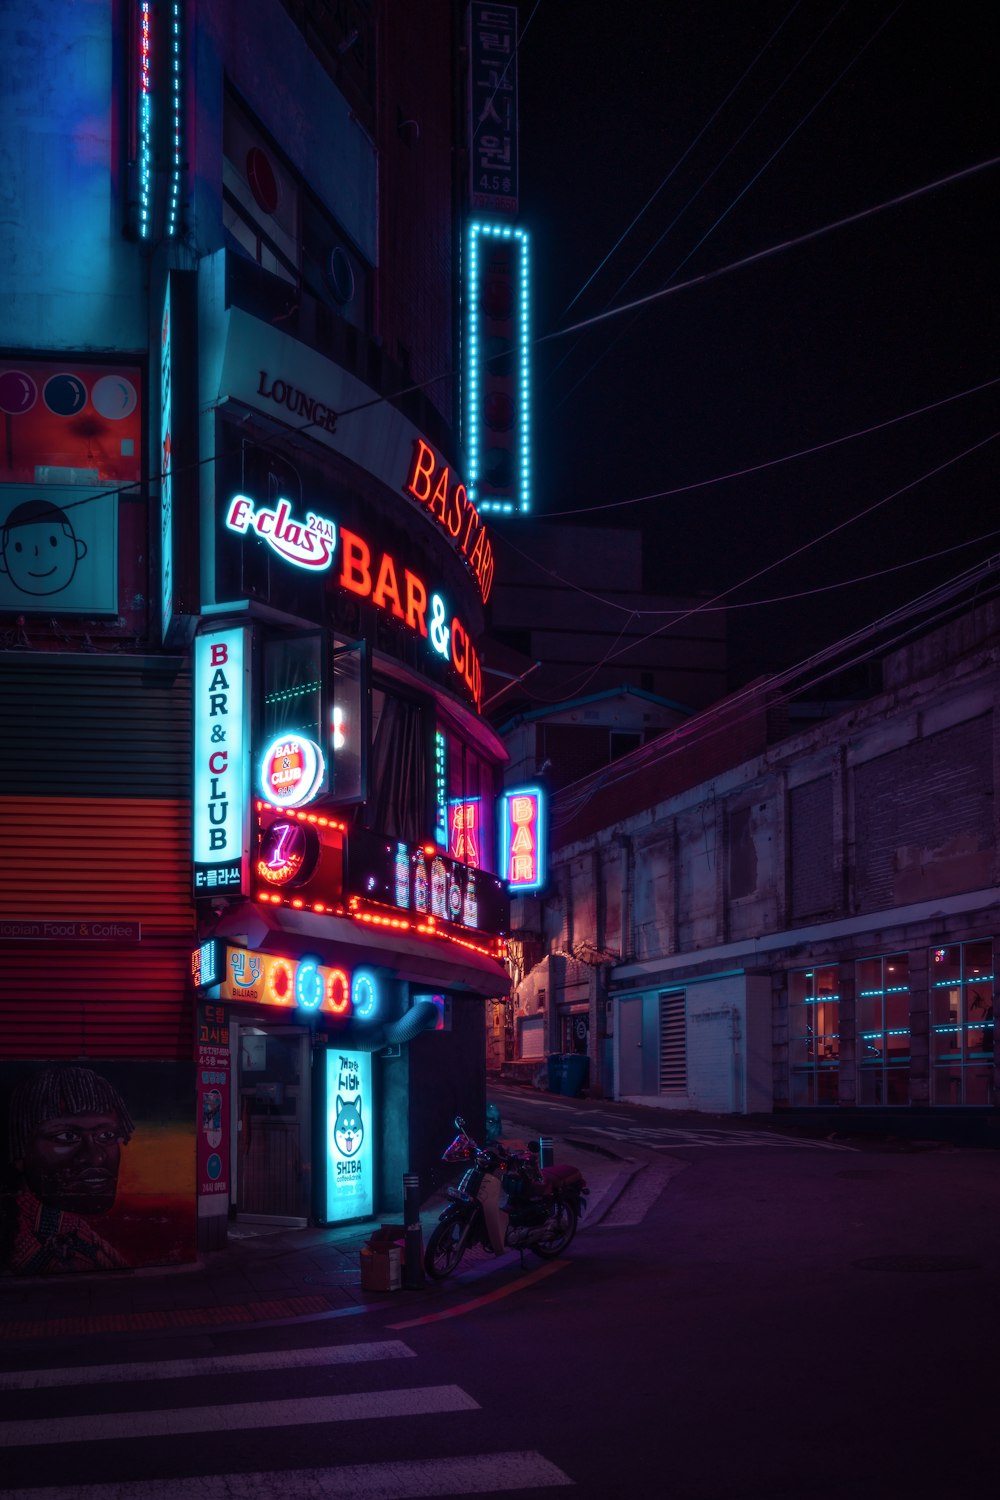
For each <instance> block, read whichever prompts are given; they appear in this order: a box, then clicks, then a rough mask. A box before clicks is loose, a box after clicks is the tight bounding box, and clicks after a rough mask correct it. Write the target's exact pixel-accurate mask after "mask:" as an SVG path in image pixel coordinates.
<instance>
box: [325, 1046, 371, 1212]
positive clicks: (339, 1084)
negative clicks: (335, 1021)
mask: <svg viewBox="0 0 1000 1500" xmlns="http://www.w3.org/2000/svg"><path fill="white" fill-rule="evenodd" d="M375 1138H376V1130H375V1121H374V1118H373V1111H372V1059H371V1053H370V1052H342V1051H341V1050H340V1048H339V1047H330V1048H328V1049H327V1054H326V1221H327V1223H328V1224H338V1223H340V1222H342V1221H343V1220H345V1219H364V1218H369V1217H370V1216H371V1214H372V1213H373V1212H374V1208H375V1198H374V1191H373V1177H374V1173H373V1163H374V1141H375Z"/></svg>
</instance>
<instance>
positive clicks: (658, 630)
mask: <svg viewBox="0 0 1000 1500" xmlns="http://www.w3.org/2000/svg"><path fill="white" fill-rule="evenodd" d="M998 437H1000V432H993V433H991V434H990V435H989V437H986V438H982V439H981V440H980V441H979V442H978V443H973V444H972V445H971V446H970V447H968V448H964V449H963V450H962V451H961V452H960V453H956V454H953V455H952V456H951V458H947V459H945V461H944V462H943V463H940V464H936V465H935V466H934V468H932V469H928V470H927V471H926V472H925V473H923V474H920V475H918V476H917V478H916V479H912V480H910V481H909V483H908V484H904V485H902V486H900V488H899V489H897V490H893V491H892V493H891V494H888V495H884V496H882V498H881V499H880V500H876V501H874V502H873V504H871V505H868V506H866V507H865V508H864V509H863V510H860V511H857V512H856V513H855V514H854V515H853V516H850V517H848V518H847V520H845V521H841V522H838V524H837V525H836V526H832V527H830V528H829V530H827V531H824V532H822V533H821V534H820V535H819V536H817V537H813V538H811V539H810V540H809V541H807V542H803V543H802V545H801V546H799V547H796V548H794V549H793V551H791V552H789V553H786V555H785V556H784V557H780V558H777V559H776V560H775V561H774V562H770V563H768V564H767V565H766V566H765V567H763V568H758V570H757V571H756V572H755V573H751V574H750V575H749V576H748V577H746V578H743V579H741V580H740V581H739V582H737V583H734V584H731V585H730V587H729V588H727V589H723V590H722V591H721V592H720V593H718V594H714V595H713V596H712V597H711V598H710V599H706V600H704V601H703V602H702V603H699V604H697V605H695V606H693V607H692V608H691V609H688V610H685V611H684V612H683V613H682V614H680V615H679V616H677V618H675V619H672V620H668V621H667V622H666V623H665V624H663V625H658V626H656V627H655V629H653V630H650V631H648V632H647V633H646V635H644V636H640V637H638V638H637V639H636V640H634V641H630V642H629V644H628V645H627V646H626V647H624V648H616V647H612V648H609V650H608V651H607V652H605V654H604V656H603V657H602V658H601V660H600V661H599V662H597V663H596V664H595V667H594V669H593V670H589V669H585V671H584V672H582V673H579V674H578V677H582V676H584V675H586V677H587V681H588V682H589V681H590V680H591V679H592V677H593V675H594V672H595V671H597V670H599V669H600V668H601V667H605V666H607V665H608V663H609V662H611V661H614V660H615V658H616V657H617V656H621V655H623V654H624V651H632V650H636V649H637V648H638V647H640V646H643V645H645V644H646V642H647V641H651V640H654V639H655V638H656V637H657V636H658V635H662V634H663V632H664V631H665V630H670V629H672V628H673V627H674V626H676V625H682V624H683V623H684V622H685V620H689V619H691V618H692V616H694V615H697V614H699V613H701V612H702V611H703V610H706V609H709V608H710V607H711V606H712V605H714V604H718V603H719V601H720V600H722V599H726V598H728V596H729V595H730V594H733V593H735V592H736V590H737V589H741V588H744V587H745V586H746V585H747V584H748V583H754V582H756V580H757V579H758V578H762V577H763V576H764V574H765V573H770V572H773V570H774V569H775V568H778V567H781V566H782V564H783V563H787V562H791V561H792V560H793V559H794V558H796V557H801V555H802V554H803V553H804V552H808V551H809V550H810V549H811V548H813V547H815V546H818V545H819V543H820V542H824V541H827V540H828V539H829V538H830V537H832V536H836V535H837V534H838V533H839V532H841V531H844V530H845V529H846V528H847V527H848V526H853V525H854V524H855V523H856V522H857V521H861V520H863V519H864V518H865V517H866V516H870V515H872V514H873V513H874V512H875V511H876V510H880V509H881V508H882V507H883V506H884V505H888V504H889V502H890V501H891V500H897V499H898V498H899V497H900V495H905V494H908V493H909V491H910V490H913V489H916V487H917V485H919V484H923V483H924V481H925V480H927V479H931V478H933V477H934V475H936V474H940V473H942V472H943V471H944V470H945V469H948V468H950V467H951V466H952V465H953V464H956V463H959V462H960V461H961V460H962V459H963V458H967V457H968V456H969V454H970V453H975V452H977V451H978V450H979V449H980V448H984V447H985V446H986V445H987V444H988V443H992V442H995V441H996V439H997V438H998ZM576 681H577V678H575V677H574V678H570V682H569V685H568V687H567V688H566V690H565V692H564V693H563V694H561V695H560V697H559V698H544V699H543V698H540V697H539V696H538V695H537V694H535V693H532V694H531V695H530V696H531V697H532V698H534V699H535V701H536V702H539V703H541V702H546V703H558V702H560V701H562V698H563V697H565V696H567V695H570V696H572V695H573V694H574V693H575V692H577V691H579V689H578V688H576V687H575V686H574V684H575V683H576Z"/></svg>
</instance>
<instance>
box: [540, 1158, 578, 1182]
mask: <svg viewBox="0 0 1000 1500" xmlns="http://www.w3.org/2000/svg"><path fill="white" fill-rule="evenodd" d="M542 1181H543V1182H544V1183H545V1186H546V1187H547V1188H563V1187H575V1186H576V1185H577V1184H578V1183H579V1184H583V1185H585V1184H584V1176H583V1173H582V1172H581V1171H580V1168H579V1167H573V1166H570V1165H569V1163H568V1162H564V1163H563V1164H562V1165H559V1164H558V1163H557V1164H556V1165H555V1166H552V1167H543V1168H542Z"/></svg>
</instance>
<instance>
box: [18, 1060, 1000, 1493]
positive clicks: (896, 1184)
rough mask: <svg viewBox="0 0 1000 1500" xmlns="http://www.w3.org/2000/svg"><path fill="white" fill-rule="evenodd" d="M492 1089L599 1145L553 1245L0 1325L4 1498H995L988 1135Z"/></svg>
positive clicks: (993, 1261)
mask: <svg viewBox="0 0 1000 1500" xmlns="http://www.w3.org/2000/svg"><path fill="white" fill-rule="evenodd" d="M492 1097H493V1098H494V1099H495V1102H496V1103H497V1104H498V1105H499V1107H500V1109H501V1112H502V1116H503V1121H504V1128H505V1133H508V1134H511V1135H514V1134H517V1135H520V1134H521V1133H522V1131H523V1132H524V1133H527V1134H532V1133H543V1134H548V1135H551V1136H552V1137H553V1139H554V1142H555V1150H556V1153H557V1159H558V1157H559V1154H560V1152H562V1153H563V1154H565V1153H567V1152H569V1151H571V1150H572V1151H573V1152H574V1159H576V1160H578V1161H580V1160H581V1159H582V1158H583V1157H584V1156H585V1155H586V1154H587V1151H588V1150H589V1153H590V1155H591V1156H592V1158H593V1161H594V1163H595V1171H594V1180H595V1184H596V1183H597V1182H598V1180H599V1182H600V1189H599V1191H595V1193H594V1195H593V1197H594V1214H593V1220H592V1222H590V1223H588V1222H587V1220H586V1219H585V1221H584V1226H583V1228H582V1229H581V1231H580V1233H579V1234H578V1236H577V1238H576V1240H575V1242H574V1244H573V1246H572V1247H571V1249H570V1251H569V1253H568V1254H567V1255H566V1257H565V1258H564V1259H563V1260H560V1261H557V1262H553V1263H551V1264H549V1265H544V1266H543V1265H542V1264H541V1263H539V1262H538V1261H536V1260H534V1259H533V1258H532V1257H531V1256H530V1255H526V1256H525V1257H524V1265H523V1267H522V1266H521V1264H520V1258H519V1256H518V1255H517V1254H516V1253H514V1252H512V1253H511V1254H509V1255H508V1256H505V1257H503V1258H502V1260H501V1261H500V1262H489V1261H486V1260H485V1258H484V1257H482V1256H480V1257H478V1259H477V1257H475V1256H470V1257H468V1258H467V1260H466V1261H464V1262H463V1264H462V1266H461V1268H460V1270H459V1272H458V1274H457V1276H456V1277H455V1278H454V1279H453V1280H452V1281H450V1282H448V1283H445V1284H444V1285H443V1286H430V1285H429V1286H428V1288H427V1289H426V1293H425V1294H422V1295H421V1296H419V1297H417V1298H412V1299H410V1300H409V1301H408V1302H407V1303H406V1304H405V1305H404V1304H403V1303H402V1302H401V1301H400V1300H399V1299H394V1298H393V1297H392V1296H391V1295H387V1296H386V1297H385V1298H384V1299H383V1300H381V1301H378V1302H376V1303H373V1304H370V1305H368V1306H365V1307H358V1308H354V1309H351V1310H350V1311H351V1312H356V1313H358V1314H359V1315H358V1316H350V1315H345V1316H340V1315H333V1316H327V1317H325V1318H321V1319H312V1320H310V1319H295V1320H284V1321H282V1322H278V1323H276V1324H274V1325H273V1326H258V1327H254V1328H248V1329H245V1330H239V1329H229V1330H226V1331H212V1330H207V1329H200V1330H195V1329H193V1330H192V1331H191V1333H190V1334H184V1333H181V1332H177V1331H172V1332H169V1333H163V1334H159V1335H142V1334H131V1335H129V1336H127V1337H125V1336H123V1337H119V1338H106V1339H102V1340H101V1341H100V1343H99V1344H95V1343H94V1341H93V1340H87V1341H84V1340H81V1339H73V1338H67V1339H64V1340H62V1341H61V1342H60V1343H58V1344H57V1343H56V1342H55V1341H54V1340H43V1341H40V1342H38V1343H36V1344H34V1345H33V1346H29V1345H27V1344H21V1345H17V1346H13V1345H11V1346H8V1347H3V1346H0V1362H2V1365H3V1373H2V1375H0V1391H2V1412H3V1418H2V1422H0V1446H3V1447H4V1449H5V1450H6V1451H5V1454H4V1475H5V1482H6V1484H7V1485H8V1486H9V1487H10V1493H11V1494H12V1495H13V1496H14V1497H16V1500H27V1497H29V1496H30V1497H33V1500H42V1497H44V1500H56V1497H59V1500H69V1497H70V1496H73V1497H74V1500H112V1497H114V1500H168V1497H169V1500H188V1497H192V1500H193V1497H195V1496H198V1497H200V1500H216V1497H218V1500H222V1497H223V1496H228V1495H231V1494H235V1493H239V1494H240V1495H247V1496H251V1497H252V1496H260V1497H261V1500H265V1497H268V1500H269V1497H271V1496H279V1495H280V1496H281V1497H282V1500H289V1497H291V1500H299V1497H302V1500H305V1497H311V1496H319V1495H324V1496H326V1495H330V1494H350V1495H351V1496H352V1500H367V1497H372V1500H374V1497H376V1496H377V1497H389V1496H396V1497H402V1496H417V1495H442V1496H443V1495H453V1496H460V1495H474V1494H497V1495H503V1494H519V1495H527V1496H531V1495H536V1496H543V1495H547V1494H548V1493H550V1492H551V1491H552V1490H553V1489H559V1488H566V1487H569V1486H572V1487H573V1489H574V1492H575V1493H576V1494H578V1495H580V1496H582V1497H588V1500H590V1497H593V1500H597V1497H598V1496H600V1497H607V1496H619V1495H621V1496H626V1495H627V1496H639V1497H644V1496H649V1497H650V1500H653V1497H659V1496H661V1495H664V1494H668V1495H671V1496H675V1497H677V1500H755V1497H761V1500H764V1497H769V1500H774V1497H777V1500H786V1497H787V1500H793V1497H799V1496H802V1495H805V1494H808V1495H809V1496H810V1497H815V1500H839V1497H845V1500H846V1497H847V1496H851V1497H852V1500H859V1497H860V1500H884V1497H887V1496H897V1495H906V1494H911V1495H936V1496H947V1497H949V1500H951V1497H964V1496H970V1497H971V1496H973V1495H979V1494H981V1493H982V1475H983V1474H984V1473H985V1472H988V1471H987V1468H986V1465H987V1462H988V1450H989V1443H990V1437H989V1429H990V1423H989V1421H988V1420H985V1419H984V1413H986V1412H987V1411H988V1408H989V1397H988V1392H989V1390H990V1389H991V1385H990V1369H991V1351H990V1350H989V1348H988V1347H987V1341H986V1340H985V1339H984V1338H983V1335H982V1331H981V1330H982V1327H983V1323H982V1317H983V1312H984V1309H985V1308H987V1307H988V1306H989V1304H990V1299H991V1298H992V1296H993V1291H994V1288H995V1286H996V1276H997V1272H998V1270H1000V1233H998V1230H1000V1192H998V1189H1000V1156H997V1155H996V1154H995V1153H992V1152H973V1151H961V1150H951V1149H924V1150H915V1149H908V1150H900V1149H897V1148H896V1146H895V1145H894V1144H893V1143H890V1142H883V1143H879V1142H872V1143H870V1145H869V1146H868V1148H867V1149H865V1150H863V1151H861V1150H856V1149H851V1148H847V1147H844V1146H837V1147H835V1148H833V1149H831V1146H832V1144H833V1143H828V1142H822V1141H808V1140H801V1139H796V1138H793V1137H789V1136H784V1135H782V1134H781V1133H779V1132H778V1131H774V1132H772V1131H770V1130H769V1129H764V1130H755V1129H752V1128H751V1129H746V1130H744V1129H742V1128H741V1126H740V1122H739V1121H733V1122H732V1123H731V1125H730V1124H729V1123H727V1122H722V1123H719V1122H713V1123H712V1124H711V1126H706V1127H705V1128H704V1129H702V1128H699V1129H697V1130H694V1131H692V1130H690V1129H689V1128H688V1127H687V1126H686V1125H685V1126H684V1127H681V1126H680V1125H676V1126H672V1125H671V1124H670V1121H669V1119H667V1118H664V1119H663V1121H662V1124H661V1123H659V1122H657V1121H655V1120H654V1121H653V1122H650V1121H649V1119H648V1116H649V1113H650V1112H649V1111H628V1110H627V1109H624V1108H623V1107H621V1106H605V1105H602V1104H589V1103H588V1102H586V1101H573V1100H565V1101H563V1100H552V1099H551V1098H547V1097H544V1096H537V1097H536V1096H533V1095H532V1094H531V1093H530V1092H528V1091H525V1090H516V1089H504V1090H496V1091H494V1092H493V1094H492ZM661 1133H662V1135H663V1136H664V1137H668V1138H669V1139H666V1138H661ZM570 1142H574V1143H576V1144H575V1145H574V1146H572V1147H571V1146H570V1145H569V1143H570ZM584 1142H586V1143H587V1145H586V1146H584V1145H583V1144H582V1143H584ZM667 1148H669V1149H667ZM598 1163H599V1164H600V1166H599V1167H598V1165H597V1164H598ZM959 1367H961V1368H963V1369H964V1371H965V1379H964V1380H963V1382H962V1384H961V1385H959V1384H958V1383H956V1382H955V1381H954V1380H953V1379H952V1378H951V1374H950V1372H953V1371H954V1370H955V1369H957V1368H959ZM916 1372H919V1373H916Z"/></svg>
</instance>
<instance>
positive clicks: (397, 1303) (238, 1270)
mask: <svg viewBox="0 0 1000 1500" xmlns="http://www.w3.org/2000/svg"><path fill="white" fill-rule="evenodd" d="M517 1133H518V1132H517V1127H516V1125H514V1126H513V1128H510V1127H508V1130H507V1132H506V1134H507V1135H508V1136H511V1137H513V1136H515V1135H516V1134H517ZM554 1160H555V1161H556V1162H558V1163H570V1164H572V1165H573V1166H576V1167H579V1169H580V1171H581V1172H582V1173H583V1175H584V1177H585V1178H586V1180H587V1184H588V1187H589V1189H590V1194H589V1199H588V1207H587V1211H586V1213H585V1214H584V1216H583V1219H582V1220H581V1226H580V1227H581V1230H582V1231H586V1229H587V1227H588V1225H592V1224H594V1223H596V1222H598V1220H599V1219H600V1218H601V1217H602V1215H603V1214H604V1213H606V1212H607V1210H608V1209H609V1208H610V1206H611V1204H612V1203H613V1202H614V1200H615V1199H616V1198H617V1197H618V1196H619V1195H620V1193H621V1192H622V1191H624V1188H625V1186H626V1185H627V1183H628V1182H629V1181H630V1180H631V1177H632V1176H633V1175H634V1172H635V1170H636V1165H635V1164H634V1163H631V1162H628V1161H626V1160H625V1159H623V1158H613V1159H612V1158H611V1157H610V1155H598V1154H592V1153H590V1152H587V1151H582V1150H579V1149H577V1148H576V1147H575V1146H570V1145H567V1144H566V1143H565V1142H564V1141H562V1140H561V1139H560V1138H559V1137H558V1136H556V1137H555V1138H554ZM446 1201H447V1200H446V1198H445V1196H444V1194H443V1192H439V1193H435V1194H432V1195H431V1197H429V1198H428V1199H427V1200H426V1202H425V1203H424V1204H423V1206H422V1209H421V1223H422V1227H423V1236H424V1243H425V1244H426V1241H427V1237H428V1235H429V1233H430V1231H431V1229H432V1228H433V1227H434V1224H435V1223H436V1222H437V1219H438V1216H439V1214H440V1212H441V1209H442V1207H443V1205H444V1203H445V1202H446ZM389 1220H391V1222H394V1223H395V1222H399V1223H402V1215H401V1214H400V1215H387V1216H386V1221H389ZM381 1222H383V1220H381V1219H373V1220H370V1221H367V1222H365V1223H361V1224H352V1225H349V1226H347V1227H344V1228H328V1227H316V1228H310V1229H286V1228H275V1229H272V1228H271V1227H270V1226H267V1227H265V1226H261V1225H251V1224H242V1223H231V1224H230V1226H229V1243H228V1245H227V1247H226V1249H225V1250H222V1251H218V1252H215V1253H212V1254H208V1255H200V1256H199V1257H198V1259H197V1261H194V1262H192V1263H190V1264H188V1265H184V1266H176V1267H171V1268H169V1269H163V1268H158V1267H152V1268H150V1269H148V1270H141V1271H126V1272H108V1273H96V1272H95V1273H92V1274H87V1273H84V1274H82V1275H77V1276H67V1277H24V1278H16V1279H15V1278H3V1279H0V1356H2V1354H3V1353H4V1352H5V1351H6V1353H7V1354H8V1355H9V1354H10V1353H11V1352H12V1348H13V1346H14V1345H15V1344H17V1343H21V1342H29V1343H30V1342H34V1341H36V1340H45V1339H58V1340H60V1341H65V1340H67V1339H73V1338H81V1339H84V1338H86V1339H91V1340H93V1339H94V1338H95V1337H97V1338H99V1337H100V1336H106V1335H113V1334H119V1333H122V1334H124V1333H128V1334H135V1333H142V1332H146V1333H149V1334H151V1335H153V1334H157V1333H163V1332H173V1333H176V1332H181V1331H183V1330H191V1329H199V1328H204V1329H206V1330H213V1331H218V1330H221V1329H226V1328H239V1327H247V1326H252V1325H256V1326H261V1325H262V1324H275V1323H288V1322H295V1321H298V1320H314V1319H327V1318H335V1317H348V1316H352V1315H356V1314H363V1313H366V1312H369V1311H374V1310H377V1309H379V1308H385V1307H391V1308H392V1310H393V1311H394V1312H395V1311H396V1310H397V1309H399V1310H400V1311H401V1312H403V1314H404V1315H405V1313H406V1312H407V1310H409V1309H411V1308H414V1307H416V1306H418V1305H422V1304H426V1303H428V1302H429V1303H431V1304H433V1303H435V1302H437V1301H439V1300H440V1299H442V1298H445V1299H449V1300H454V1298H455V1295H456V1293H458V1294H461V1293H462V1292H463V1290H464V1289H466V1288H467V1287H468V1286H469V1284H470V1283H474V1284H477V1285H478V1283H479V1281H480V1279H481V1278H482V1277H483V1276H484V1275H490V1274H492V1275H494V1276H507V1277H510V1276H512V1275H518V1274H520V1269H521V1257H520V1255H519V1254H518V1252H517V1251H514V1250H512V1251H509V1252H508V1253H507V1254H506V1255H503V1256H501V1257H499V1259H497V1260H495V1261H494V1260H492V1259H488V1258H486V1257H484V1256H481V1255H477V1256H474V1257H470V1258H469V1260H468V1262H467V1263H466V1264H463V1266H462V1267H461V1268H460V1269H459V1271H458V1272H457V1273H456V1275H455V1276H453V1277H451V1278H449V1279H448V1280H447V1281H445V1282H431V1281H425V1282H424V1285H423V1286H422V1287H420V1288H419V1289H418V1290H409V1289H405V1288H404V1289H403V1290H400V1291H397V1292H368V1291H363V1290H362V1288H361V1268H360V1251H361V1248H362V1246H363V1245H364V1244H365V1242H366V1241H367V1239H368V1238H369V1236H370V1234H371V1232H372V1230H373V1229H374V1228H377V1227H378V1225H379V1224H380V1223H381Z"/></svg>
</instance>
